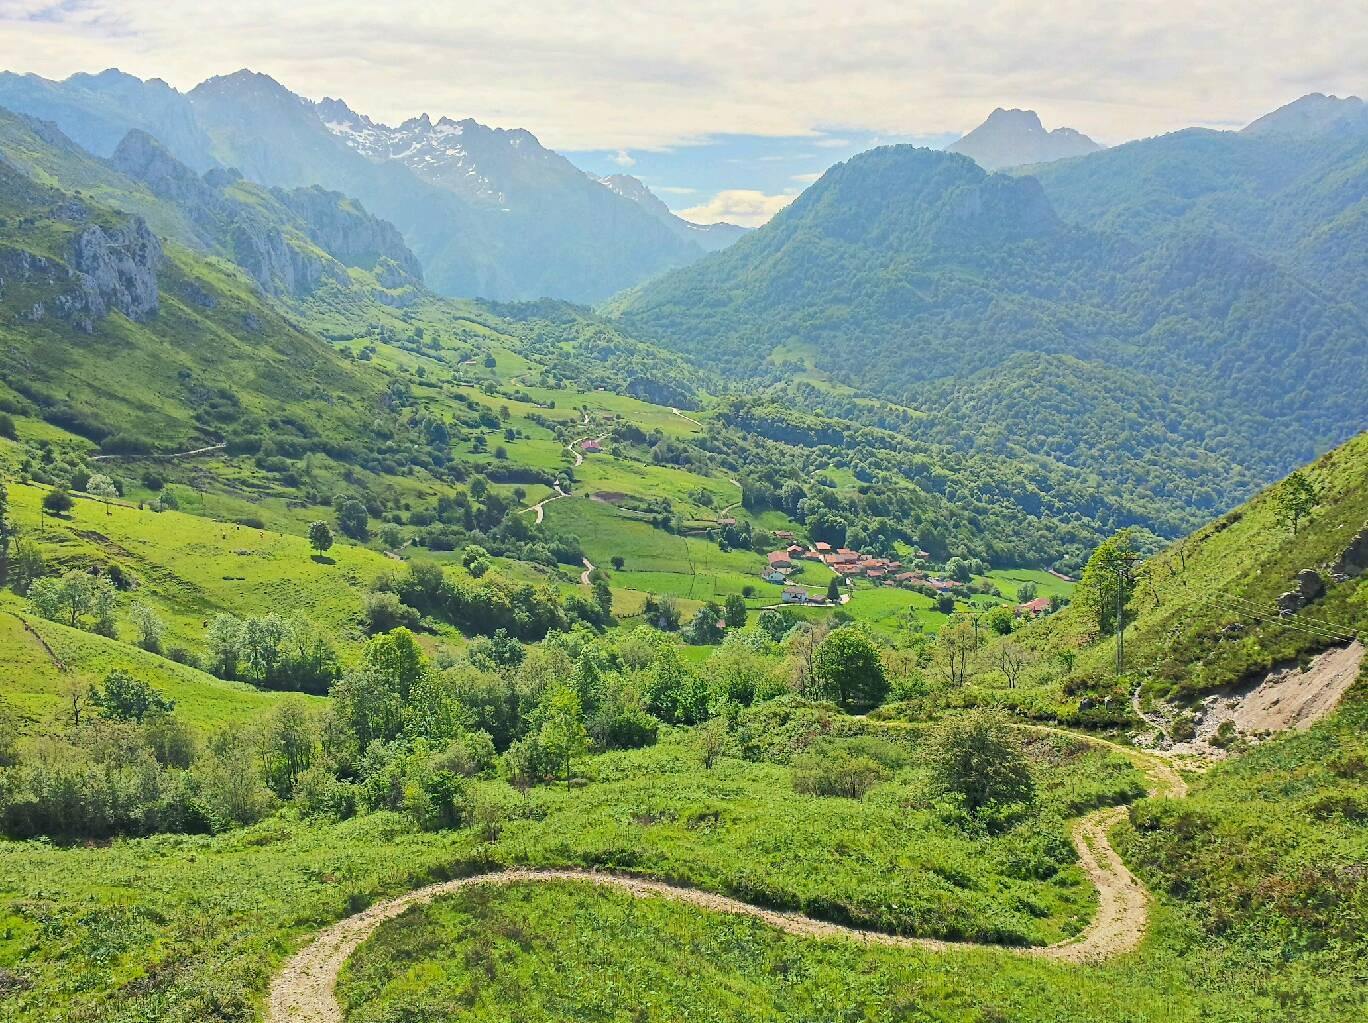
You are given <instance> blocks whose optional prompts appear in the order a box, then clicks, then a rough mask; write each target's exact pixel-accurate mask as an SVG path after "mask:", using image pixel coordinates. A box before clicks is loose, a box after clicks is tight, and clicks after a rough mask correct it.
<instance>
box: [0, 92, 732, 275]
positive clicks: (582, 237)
mask: <svg viewBox="0 0 1368 1023" xmlns="http://www.w3.org/2000/svg"><path fill="white" fill-rule="evenodd" d="M0 107H6V108H8V109H10V110H13V111H16V112H19V113H25V114H30V115H33V116H35V117H38V118H41V119H44V120H50V121H52V122H54V123H55V124H56V125H57V126H58V127H59V128H61V129H62V130H64V131H65V132H66V133H67V134H68V135H70V136H71V137H72V138H73V139H74V140H75V141H76V142H77V143H79V144H80V145H82V146H83V147H85V148H86V149H88V150H90V151H91V152H92V153H94V154H95V155H97V156H101V157H108V156H112V155H113V153H114V150H115V148H116V147H117V146H118V145H119V144H120V143H121V142H122V141H123V139H124V137H125V136H126V135H127V133H128V132H129V131H130V130H132V129H139V130H142V131H145V132H147V134H149V135H150V136H152V137H153V138H155V139H156V140H157V141H158V142H160V143H161V144H162V146H163V147H164V148H165V149H166V150H167V151H168V152H169V153H171V154H172V155H173V156H175V157H176V159H178V160H179V161H180V162H181V163H184V164H186V165H187V166H189V167H191V168H193V169H195V170H196V171H202V170H205V169H208V168H210V167H214V166H218V167H222V168H224V169H233V170H237V171H240V172H241V173H242V175H244V176H245V177H246V179H248V180H249V181H251V182H254V183H257V184H262V185H266V186H271V187H281V188H286V189H296V188H305V187H311V186H315V185H317V186H321V187H323V188H325V189H329V190H336V191H339V192H342V193H344V194H346V195H349V196H352V197H354V198H355V199H357V200H359V201H360V202H362V203H363V204H364V205H365V206H366V207H367V208H368V209H369V210H370V211H371V212H373V213H375V214H376V215H378V216H380V217H383V218H385V219H386V220H388V221H391V222H392V223H393V224H394V225H395V226H396V227H397V228H398V229H399V231H400V232H401V233H402V235H403V237H404V240H405V242H406V244H407V245H408V246H409V247H410V248H411V249H412V250H413V251H414V252H415V253H416V254H417V256H418V258H419V259H420V260H421V262H422V264H423V267H424V269H425V271H426V273H427V278H428V282H429V284H430V285H431V286H432V287H433V289H434V290H436V291H438V292H440V293H442V294H446V295H459V296H481V297H485V298H491V299H536V298H541V297H545V296H549V297H555V298H564V299H572V300H576V301H581V302H583V301H596V300H599V299H602V298H605V297H607V296H609V295H611V294H613V293H614V292H616V291H619V290H621V289H622V288H625V287H628V286H630V285H632V284H635V283H637V282H638V281H641V280H644V279H645V278H646V277H648V276H650V275H651V274H654V273H657V272H659V271H661V270H664V269H667V268H670V267H675V266H681V265H683V264H686V263H688V262H690V261H691V260H693V259H695V258H697V257H699V256H700V255H701V254H702V253H703V251H704V248H715V247H717V245H718V244H724V243H725V242H726V241H728V240H730V235H729V234H728V233H727V232H726V231H725V230H724V231H722V232H720V233H716V232H706V231H700V232H699V233H698V235H697V236H695V235H693V234H691V233H690V232H689V231H686V230H680V229H679V227H678V225H674V224H670V223H666V222H663V221H662V220H661V219H660V218H659V217H657V216H656V215H655V214H654V213H653V212H652V211H651V210H649V209H647V208H645V207H644V206H643V205H642V204H641V203H640V202H639V201H638V200H637V199H635V198H632V197H627V196H624V195H622V194H619V192H618V191H615V190H614V189H612V188H609V187H606V186H605V185H604V184H602V183H601V182H599V181H597V180H595V179H594V178H592V177H590V176H588V175H586V174H584V173H583V172H581V171H580V170H578V169H577V168H576V167H574V166H573V165H572V164H570V163H569V162H568V161H567V160H565V159H564V158H563V157H562V156H560V155H559V154H557V153H554V152H552V151H550V150H548V149H546V148H544V147H543V146H541V145H540V143H538V142H537V140H536V138H535V137H534V136H533V135H532V134H531V133H529V132H527V131H524V130H520V129H518V130H511V131H505V130H501V129H492V128H488V127H486V126H484V125H481V124H479V123H477V122H475V121H473V120H468V119H467V120H462V121H459V122H458V121H452V120H450V119H446V118H442V119H439V120H438V121H437V122H433V121H431V120H429V119H428V118H427V117H426V116H423V117H420V118H414V119H412V120H411V121H408V122H405V123H404V124H403V125H401V126H399V127H398V128H391V127H388V126H386V125H382V124H377V123H376V122H373V121H371V120H370V119H369V118H366V117H364V116H362V115H359V114H356V113H355V112H353V111H352V110H351V109H350V108H349V107H347V106H346V104H345V103H343V102H342V101H340V100H333V99H329V100H325V101H323V102H321V103H317V104H315V103H313V102H311V101H309V100H307V99H304V98H303V97H300V96H297V95H295V94H294V93H291V92H290V91H288V90H287V89H285V88H284V87H283V86H282V85H280V84H279V83H278V82H276V81H274V80H273V79H271V78H269V77H267V76H265V75H260V74H255V73H253V72H250V71H240V72H237V73H235V74H232V75H227V76H223V77H218V78H213V79H210V80H208V81H206V82H204V83H202V84H201V85H200V86H199V87H197V88H195V89H193V90H191V91H190V92H189V93H186V94H181V93H179V92H176V91H175V90H174V89H171V88H170V87H169V86H167V85H166V84H165V83H163V82H160V81H158V80H155V79H154V80H150V81H146V82H144V81H141V80H139V79H137V78H134V77H132V76H129V75H124V74H121V73H120V72H117V71H112V70H111V71H106V72H103V73H101V74H99V75H77V76H73V77H72V78H69V79H66V80H65V81H62V82H52V81H48V80H46V79H42V78H38V77H37V76H33V75H15V74H9V73H6V74H3V75H0ZM704 234H707V236H708V239H709V240H708V241H707V242H706V243H705V242H704V241H703V235H704Z"/></svg>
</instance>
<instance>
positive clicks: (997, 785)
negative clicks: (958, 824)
mask: <svg viewBox="0 0 1368 1023" xmlns="http://www.w3.org/2000/svg"><path fill="white" fill-rule="evenodd" d="M930 760H931V770H932V778H933V780H934V783H935V787H936V789H937V790H938V791H939V792H941V793H943V794H945V795H949V796H953V797H954V798H956V799H958V800H959V801H960V802H961V803H962V805H963V806H964V808H965V809H966V810H967V811H968V812H970V813H977V812H978V811H980V810H982V809H984V808H986V807H990V806H992V805H993V804H1009V803H1029V802H1031V801H1033V800H1034V798H1035V782H1034V781H1033V780H1032V778H1031V772H1030V769H1029V768H1028V767H1027V764H1026V757H1025V756H1024V755H1023V753H1022V751H1021V745H1020V743H1018V742H1017V739H1016V736H1015V734H1014V733H1013V732H1012V730H1011V727H1010V726H1009V725H1008V724H1007V722H1006V720H1005V719H1003V718H1002V717H1000V716H999V715H997V714H994V713H993V712H991V711H982V710H976V711H971V712H969V713H968V714H965V715H964V716H963V717H959V718H953V719H951V720H949V721H947V722H946V723H945V724H943V725H942V726H941V727H940V729H939V730H938V731H937V733H936V736H935V738H934V741H933V742H932V743H931V757H930Z"/></svg>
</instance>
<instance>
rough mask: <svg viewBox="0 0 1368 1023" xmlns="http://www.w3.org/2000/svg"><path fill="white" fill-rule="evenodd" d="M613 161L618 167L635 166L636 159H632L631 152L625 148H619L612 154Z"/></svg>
mask: <svg viewBox="0 0 1368 1023" xmlns="http://www.w3.org/2000/svg"><path fill="white" fill-rule="evenodd" d="M613 162H614V163H615V164H617V165H618V166H619V167H635V166H636V161H635V160H633V159H632V154H631V153H629V152H627V150H625V149H619V150H618V151H617V153H616V154H615V155H614V156H613Z"/></svg>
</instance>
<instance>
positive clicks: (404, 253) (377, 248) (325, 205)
mask: <svg viewBox="0 0 1368 1023" xmlns="http://www.w3.org/2000/svg"><path fill="white" fill-rule="evenodd" d="M272 194H273V195H274V196H275V197H276V198H277V199H279V200H280V201H281V203H283V204H284V205H285V206H286V207H288V208H289V209H290V211H291V212H293V213H294V214H295V215H296V216H297V217H299V219H300V222H301V226H302V228H303V230H304V232H305V233H306V234H307V235H308V237H309V240H310V241H312V242H313V243H314V244H315V245H317V246H318V247H319V248H320V249H322V250H323V251H324V252H326V253H327V254H328V255H330V256H332V257H333V258H334V259H336V260H337V261H338V262H340V263H343V264H345V265H346V266H355V267H361V268H363V269H366V270H370V269H378V268H379V266H380V264H381V262H382V261H384V260H389V261H390V262H391V263H392V264H393V267H394V268H397V269H398V270H400V271H402V273H403V274H404V275H405V276H407V278H408V280H406V281H402V282H401V283H404V284H414V283H419V282H421V281H422V279H423V268H422V266H421V265H419V263H418V257H417V256H415V255H414V254H413V253H412V251H410V249H409V247H408V246H407V245H405V244H404V238H403V235H401V234H400V233H399V230H398V228H396V227H395V226H394V225H393V224H391V223H390V222H389V221H387V220H381V219H379V218H378V217H373V216H371V215H370V214H369V213H367V212H366V210H365V209H364V208H363V207H362V206H361V204H360V203H358V202H356V201H355V200H352V199H349V198H347V197H346V196H345V195H343V194H342V193H341V192H330V191H328V190H327V189H325V188H320V187H318V186H317V185H315V186H313V187H312V188H295V189H292V190H290V191H285V190H284V189H279V188H277V189H272ZM398 283H400V282H396V283H395V284H386V285H385V286H386V287H397V286H398Z"/></svg>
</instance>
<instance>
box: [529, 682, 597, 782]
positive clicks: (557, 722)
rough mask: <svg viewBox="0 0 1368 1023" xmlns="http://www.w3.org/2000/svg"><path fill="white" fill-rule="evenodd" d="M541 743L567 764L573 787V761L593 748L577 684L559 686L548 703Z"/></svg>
mask: <svg viewBox="0 0 1368 1023" xmlns="http://www.w3.org/2000/svg"><path fill="white" fill-rule="evenodd" d="M540 740H541V745H542V746H543V747H544V748H545V749H546V751H547V753H548V754H549V755H550V756H551V758H552V759H553V760H554V762H555V763H556V764H557V765H558V766H563V768H564V774H563V777H564V778H565V787H566V788H569V787H570V765H571V761H572V760H573V759H574V758H575V757H577V756H579V755H580V754H582V753H584V752H585V751H586V750H588V748H589V733H588V731H587V730H586V729H585V727H584V707H583V704H581V702H580V696H579V693H578V692H577V691H576V690H575V688H574V687H573V686H568V685H566V686H558V687H557V688H556V689H554V690H553V691H552V692H551V696H550V699H549V700H548V701H547V703H546V714H545V717H544V718H543V719H542V726H541V731H540Z"/></svg>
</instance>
